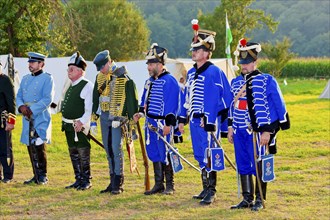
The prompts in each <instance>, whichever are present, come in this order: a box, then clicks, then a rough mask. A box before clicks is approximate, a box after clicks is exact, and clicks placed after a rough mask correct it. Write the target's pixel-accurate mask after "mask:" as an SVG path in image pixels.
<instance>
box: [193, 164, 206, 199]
mask: <svg viewBox="0 0 330 220" xmlns="http://www.w3.org/2000/svg"><path fill="white" fill-rule="evenodd" d="M201 177H202V184H203V190H202V192H200V193H199V194H198V195H194V196H193V199H203V198H204V197H205V196H206V194H207V186H208V179H207V172H206V170H205V168H203V169H202V173H201Z"/></svg>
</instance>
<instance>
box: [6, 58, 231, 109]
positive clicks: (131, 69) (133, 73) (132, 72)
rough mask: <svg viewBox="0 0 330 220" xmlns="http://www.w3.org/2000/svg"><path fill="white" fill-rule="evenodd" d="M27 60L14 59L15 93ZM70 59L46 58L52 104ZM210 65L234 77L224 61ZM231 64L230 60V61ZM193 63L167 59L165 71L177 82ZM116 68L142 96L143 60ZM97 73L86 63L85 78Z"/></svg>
mask: <svg viewBox="0 0 330 220" xmlns="http://www.w3.org/2000/svg"><path fill="white" fill-rule="evenodd" d="M7 57H8V56H7V55H0V61H1V63H2V65H3V72H4V73H5V74H7V69H6V68H7ZM27 60H28V59H27V58H16V57H14V65H15V70H16V71H17V73H18V74H16V78H15V90H16V92H17V90H18V88H19V85H20V79H22V77H23V76H24V75H26V74H30V72H29V70H28V63H27ZM69 60H70V57H57V58H46V60H45V67H44V70H45V71H46V72H49V73H51V74H52V76H53V78H54V84H55V97H54V102H55V103H58V101H59V100H60V99H61V96H62V92H63V88H64V85H65V82H66V81H67V80H68V78H67V71H66V70H67V68H68V66H67V63H68V62H69ZM210 61H211V62H212V63H214V64H215V65H217V66H218V67H220V68H221V69H222V70H223V71H224V72H225V73H226V76H227V77H228V80H229V81H231V79H232V78H233V77H234V76H235V74H234V71H233V70H232V68H230V66H231V65H229V66H228V67H226V59H211V60H210ZM230 63H231V60H230ZM193 64H194V62H193V61H192V60H191V59H175V60H174V59H168V62H167V64H166V67H167V69H168V70H169V72H170V73H172V74H173V75H174V76H175V77H176V79H177V80H179V79H180V77H181V76H183V77H185V76H186V74H187V71H188V70H189V69H190V68H191V67H192V66H193ZM117 65H118V66H123V65H125V66H126V68H127V71H128V73H129V76H130V77H131V78H132V79H133V80H134V82H135V83H136V87H137V90H138V92H139V96H141V95H142V91H143V86H144V82H145V80H146V79H147V78H148V77H149V74H148V71H147V65H146V61H145V60H137V61H130V62H117ZM96 74H97V71H96V67H95V65H94V64H93V62H91V61H87V68H86V75H85V77H86V78H87V79H89V80H90V81H91V82H93V83H94V81H95V77H96Z"/></svg>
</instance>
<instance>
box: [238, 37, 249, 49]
mask: <svg viewBox="0 0 330 220" xmlns="http://www.w3.org/2000/svg"><path fill="white" fill-rule="evenodd" d="M246 43H247V41H246V40H245V39H244V38H242V39H240V40H239V44H240V45H242V46H243V47H246Z"/></svg>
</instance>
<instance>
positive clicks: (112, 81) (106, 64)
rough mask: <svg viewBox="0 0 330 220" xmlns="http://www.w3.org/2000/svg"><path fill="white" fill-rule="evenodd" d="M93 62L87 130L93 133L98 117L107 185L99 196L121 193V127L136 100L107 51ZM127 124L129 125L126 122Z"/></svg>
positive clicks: (135, 107) (125, 76)
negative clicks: (91, 98) (91, 107)
mask: <svg viewBox="0 0 330 220" xmlns="http://www.w3.org/2000/svg"><path fill="white" fill-rule="evenodd" d="M93 63H94V64H95V66H96V69H97V71H100V72H99V73H98V74H97V76H96V80H95V84H94V90H93V109H92V112H93V114H92V122H91V131H92V132H94V130H95V127H96V121H97V119H98V117H99V116H100V123H101V132H102V142H103V145H104V147H105V150H106V153H107V159H108V164H109V173H110V184H109V185H108V187H107V188H106V189H104V190H102V191H101V192H100V193H107V192H111V193H112V194H120V193H122V192H123V183H124V161H123V160H124V154H123V146H122V145H123V138H124V135H126V134H123V132H122V128H121V126H122V125H123V124H124V123H126V122H127V121H128V120H129V121H130V122H133V120H132V119H133V115H134V114H135V113H136V112H138V97H137V91H136V86H135V83H134V81H133V80H132V79H131V78H130V77H129V76H128V73H127V70H126V67H125V66H122V67H118V66H117V65H116V63H115V62H114V61H113V60H112V59H111V57H110V52H109V50H104V51H101V52H99V53H98V54H97V55H96V56H95V58H94V60H93ZM129 124H130V125H131V124H132V123H129Z"/></svg>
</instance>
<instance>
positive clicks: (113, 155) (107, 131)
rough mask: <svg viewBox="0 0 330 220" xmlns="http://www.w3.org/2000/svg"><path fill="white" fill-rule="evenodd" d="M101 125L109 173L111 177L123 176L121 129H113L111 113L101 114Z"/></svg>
mask: <svg viewBox="0 0 330 220" xmlns="http://www.w3.org/2000/svg"><path fill="white" fill-rule="evenodd" d="M100 123H101V133H102V142H103V145H104V149H105V151H106V153H107V159H108V166H109V173H110V175H111V174H115V175H118V176H120V175H123V174H124V163H123V162H124V154H123V136H122V131H121V127H118V128H113V127H111V123H112V120H110V119H109V112H103V111H102V112H101V116H100Z"/></svg>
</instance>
